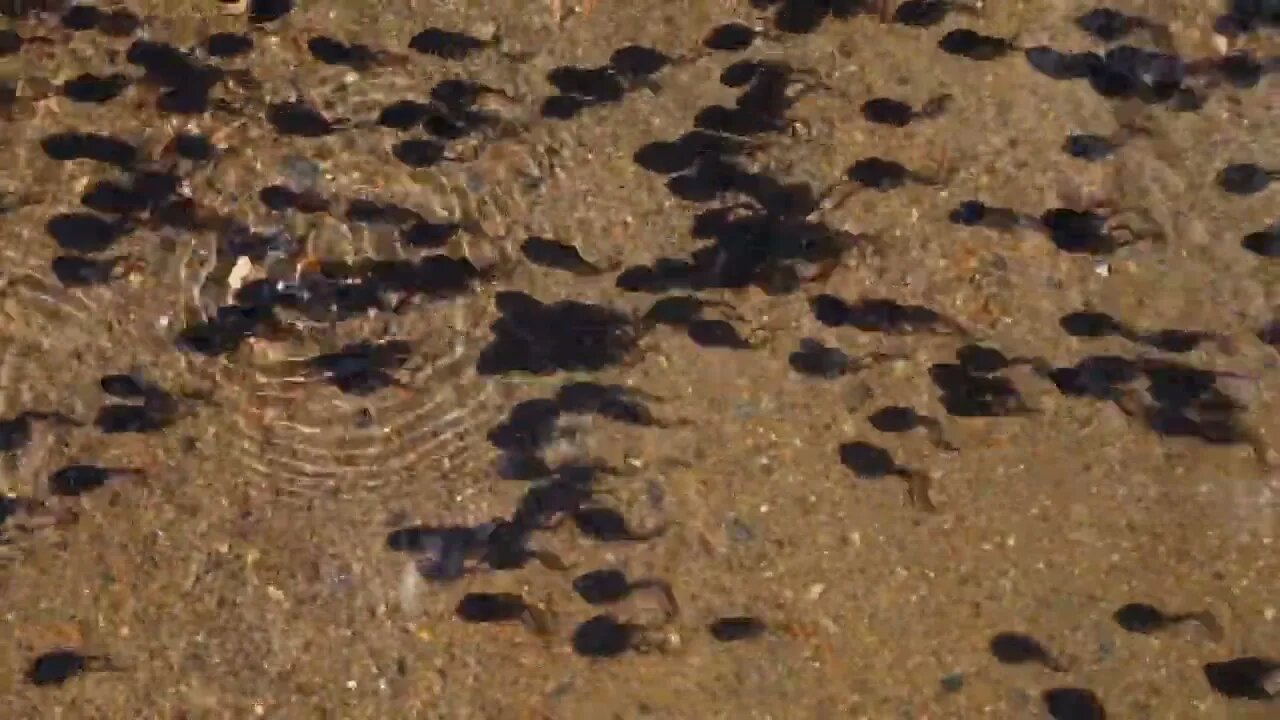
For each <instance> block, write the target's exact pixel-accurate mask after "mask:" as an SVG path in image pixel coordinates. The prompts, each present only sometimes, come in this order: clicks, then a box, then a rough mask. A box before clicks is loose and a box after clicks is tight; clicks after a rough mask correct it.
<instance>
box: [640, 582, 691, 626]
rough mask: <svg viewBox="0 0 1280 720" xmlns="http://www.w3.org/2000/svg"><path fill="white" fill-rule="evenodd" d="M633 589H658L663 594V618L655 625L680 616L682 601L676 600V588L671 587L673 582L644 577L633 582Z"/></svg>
mask: <svg viewBox="0 0 1280 720" xmlns="http://www.w3.org/2000/svg"><path fill="white" fill-rule="evenodd" d="M631 590H632V591H633V592H634V591H636V590H656V591H657V592H658V593H660V594H661V595H662V600H663V608H662V609H663V612H664V615H663V618H662V620H661V621H660V622H659V623H657V624H656V625H654V626H653V627H661V626H663V625H666V624H667V623H669V622H671V621H673V620H675V619H676V618H678V617H679V616H680V603H679V602H678V601H677V600H676V593H675V590H673V589H672V588H671V583H669V582H667V581H666V580H661V579H659V578H643V579H640V580H636V581H634V582H632V583H631Z"/></svg>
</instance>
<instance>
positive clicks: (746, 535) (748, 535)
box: [725, 517, 756, 542]
mask: <svg viewBox="0 0 1280 720" xmlns="http://www.w3.org/2000/svg"><path fill="white" fill-rule="evenodd" d="M725 531H726V532H727V533H728V534H729V539H730V540H732V541H734V542H750V541H751V540H754V539H755V537H756V534H755V532H753V531H752V530H751V527H750V526H748V525H747V524H746V523H744V522H742V521H741V520H739V519H738V518H736V517H735V518H729V522H728V523H726V524H725Z"/></svg>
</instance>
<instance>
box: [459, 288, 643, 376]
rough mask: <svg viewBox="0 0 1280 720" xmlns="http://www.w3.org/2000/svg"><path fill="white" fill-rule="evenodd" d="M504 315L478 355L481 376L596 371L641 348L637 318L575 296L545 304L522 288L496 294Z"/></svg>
mask: <svg viewBox="0 0 1280 720" xmlns="http://www.w3.org/2000/svg"><path fill="white" fill-rule="evenodd" d="M497 307H498V310H499V312H501V313H502V317H500V318H499V319H498V320H496V321H495V322H494V323H493V325H492V328H491V329H492V332H493V339H492V340H491V341H490V343H489V344H488V346H486V347H485V348H484V349H483V350H482V351H481V353H480V357H479V359H478V360H477V363H476V370H477V372H479V373H480V374H481V375H506V374H509V373H517V372H523V373H530V374H534V375H549V374H552V373H555V372H560V371H570V372H576V371H586V372H594V371H598V370H602V369H604V368H606V367H609V366H612V365H619V364H623V363H626V362H627V361H628V360H629V359H631V358H632V357H633V353H634V351H635V350H636V348H637V340H638V332H637V327H636V323H635V321H634V320H633V319H632V318H631V317H630V316H628V315H626V314H624V313H622V312H619V311H617V310H614V309H613V308H610V307H607V306H605V305H595V304H591V303H585V302H580V301H577V300H560V301H557V302H554V303H543V302H542V301H540V300H538V299H536V298H534V297H533V296H531V295H528V294H526V293H523V292H516V291H504V292H500V293H498V296H497Z"/></svg>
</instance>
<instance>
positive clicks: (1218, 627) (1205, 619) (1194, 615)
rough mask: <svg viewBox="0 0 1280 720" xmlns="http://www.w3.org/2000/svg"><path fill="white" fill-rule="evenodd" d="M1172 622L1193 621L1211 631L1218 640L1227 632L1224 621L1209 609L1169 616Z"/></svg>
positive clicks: (1215, 639)
mask: <svg viewBox="0 0 1280 720" xmlns="http://www.w3.org/2000/svg"><path fill="white" fill-rule="evenodd" d="M1169 622H1171V623H1185V622H1193V623H1195V624H1197V625H1199V626H1200V627H1202V628H1204V629H1205V631H1206V632H1208V633H1209V637H1210V638H1211V639H1212V640H1213V641H1214V642H1218V641H1220V640H1222V638H1223V637H1225V635H1226V632H1225V631H1224V630H1223V628H1222V623H1220V622H1218V618H1217V617H1216V616H1215V615H1214V614H1213V613H1211V612H1209V611H1208V610H1197V611H1195V612H1187V613H1178V614H1177V615H1171V616H1170V617H1169Z"/></svg>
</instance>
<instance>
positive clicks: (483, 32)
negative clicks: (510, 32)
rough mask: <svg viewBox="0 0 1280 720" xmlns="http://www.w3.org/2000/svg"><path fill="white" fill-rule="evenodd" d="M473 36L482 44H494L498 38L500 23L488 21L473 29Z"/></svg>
mask: <svg viewBox="0 0 1280 720" xmlns="http://www.w3.org/2000/svg"><path fill="white" fill-rule="evenodd" d="M471 35H472V36H473V37H475V39H477V40H479V41H480V42H492V41H493V39H494V38H496V37H498V23H496V22H493V21H492V20H486V21H484V22H482V23H479V24H477V25H476V26H475V27H474V28H472V29H471Z"/></svg>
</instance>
